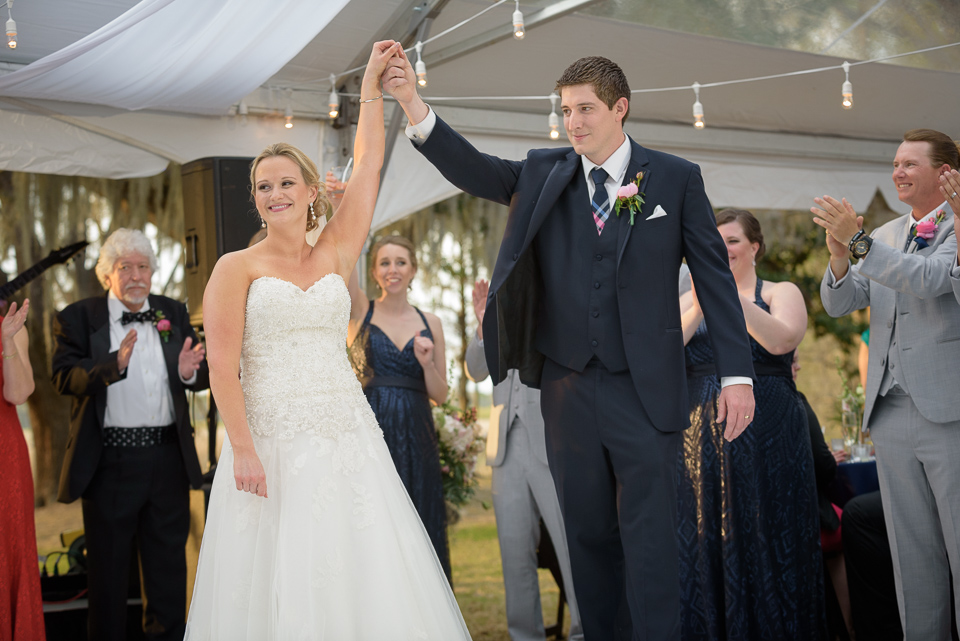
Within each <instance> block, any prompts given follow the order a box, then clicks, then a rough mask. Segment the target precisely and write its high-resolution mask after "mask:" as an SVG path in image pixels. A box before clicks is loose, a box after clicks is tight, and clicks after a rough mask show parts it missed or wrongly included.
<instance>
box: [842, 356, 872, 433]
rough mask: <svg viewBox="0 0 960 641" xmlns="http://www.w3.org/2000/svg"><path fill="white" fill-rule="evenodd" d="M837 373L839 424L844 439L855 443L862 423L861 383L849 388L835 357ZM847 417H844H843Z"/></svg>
mask: <svg viewBox="0 0 960 641" xmlns="http://www.w3.org/2000/svg"><path fill="white" fill-rule="evenodd" d="M837 374H838V375H839V376H840V397H839V399H838V400H839V404H840V425H841V427H842V428H843V438H844V441H848V442H853V443H857V442H859V441H860V435H861V427H862V425H863V409H864V405H866V397H865V394H864V391H863V386H862V385H857V386H856V387H855V388H853V389H850V385H849V383H848V381H847V375H846V372H844V371H843V367H842V366H841V364H840V358H839V357H838V358H837ZM845 416H846V417H847V418H846V419H845V418H844V417H845Z"/></svg>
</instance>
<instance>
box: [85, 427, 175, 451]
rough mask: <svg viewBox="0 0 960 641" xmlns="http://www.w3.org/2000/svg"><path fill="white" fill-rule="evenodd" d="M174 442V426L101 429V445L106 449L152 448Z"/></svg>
mask: <svg viewBox="0 0 960 641" xmlns="http://www.w3.org/2000/svg"><path fill="white" fill-rule="evenodd" d="M176 440H177V426H176V425H161V426H159V427H105V428H103V444H104V446H106V447H153V446H155V445H163V444H164V443H175V442H176Z"/></svg>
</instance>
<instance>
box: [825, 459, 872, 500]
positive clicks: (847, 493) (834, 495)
mask: <svg viewBox="0 0 960 641" xmlns="http://www.w3.org/2000/svg"><path fill="white" fill-rule="evenodd" d="M879 489H880V481H879V480H878V479H877V462H876V461H863V462H860V463H840V464H839V465H837V477H836V478H835V479H833V483H831V484H830V487H829V488H827V496H828V497H829V498H830V501H831V502H832V503H834V504H835V505H837V507H840V508H842V507H843V506H844V505H846V503H847V501H849V500H850V499H852V498H853V497H855V496H857V495H858V494H866V493H867V492H875V491H877V490H879Z"/></svg>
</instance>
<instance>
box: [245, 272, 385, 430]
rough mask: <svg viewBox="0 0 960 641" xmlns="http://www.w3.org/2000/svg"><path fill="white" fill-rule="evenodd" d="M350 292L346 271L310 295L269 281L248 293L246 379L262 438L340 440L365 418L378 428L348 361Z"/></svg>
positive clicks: (250, 412) (251, 417)
mask: <svg viewBox="0 0 960 641" xmlns="http://www.w3.org/2000/svg"><path fill="white" fill-rule="evenodd" d="M349 318H350V294H349V292H348V291H347V287H346V284H345V283H344V282H343V278H341V277H340V275H339V274H333V273H331V274H327V275H326V276H324V277H323V278H321V279H320V280H318V281H317V282H315V283H314V284H313V285H311V286H310V287H309V288H308V289H307V290H305V291H304V290H302V289H300V288H299V287H298V286H297V285H295V284H293V283H291V282H289V281H286V280H282V279H279V278H274V277H271V276H264V277H261V278H258V279H256V280H254V281H253V282H252V283H251V284H250V289H249V290H248V292H247V307H246V314H245V325H244V330H243V347H242V350H241V353H240V381H241V385H242V387H243V396H244V401H245V403H246V410H247V422H248V424H249V425H250V430H251V432H253V434H254V435H260V436H270V435H271V434H273V433H274V431H275V430H277V431H279V433H278V436H279V437H280V438H281V439H289V438H293V435H294V434H295V433H297V432H305V431H310V432H317V433H319V434H321V435H322V436H327V437H333V438H336V437H337V436H338V434H340V433H342V432H343V431H344V430H350V429H353V426H355V425H356V424H357V423H356V421H355V420H349V419H350V418H358V417H357V416H356V413H357V412H361V413H363V414H364V416H362V417H359V418H361V419H362V421H361V422H362V423H363V424H366V425H372V426H373V427H374V428H375V429H378V428H376V419H375V418H374V416H373V412H372V411H371V410H370V408H369V405H367V403H366V399H365V397H364V396H363V390H362V389H361V387H360V383H359V382H358V381H357V378H356V376H354V374H353V371H352V369H351V367H350V362H349V360H348V359H347V348H346V344H347V323H348V321H349Z"/></svg>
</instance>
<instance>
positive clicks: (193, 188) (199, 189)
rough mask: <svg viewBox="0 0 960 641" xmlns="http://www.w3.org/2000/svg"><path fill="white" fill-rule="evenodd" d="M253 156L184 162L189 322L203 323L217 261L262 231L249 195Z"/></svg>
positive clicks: (199, 324)
mask: <svg viewBox="0 0 960 641" xmlns="http://www.w3.org/2000/svg"><path fill="white" fill-rule="evenodd" d="M252 160H253V158H201V159H200V160H194V161H193V162H189V163H187V164H185V165H184V166H183V168H182V169H181V175H182V176H183V229H184V236H185V239H184V251H185V253H186V257H185V261H184V269H185V276H186V281H187V303H188V305H189V309H190V323H191V324H192V325H194V326H197V327H199V326H201V325H203V290H204V289H205V288H206V286H207V280H208V279H209V278H210V273H211V272H212V271H213V266H214V265H215V264H216V262H217V259H218V258H220V257H221V256H223V255H224V254H226V253H228V252H232V251H237V250H238V249H245V248H246V247H247V246H248V245H249V244H250V239H251V238H252V237H253V236H254V234H256V233H257V232H258V231H260V216H259V215H258V214H257V209H256V207H255V206H254V204H253V202H252V201H251V199H250V162H251V161H252Z"/></svg>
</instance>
